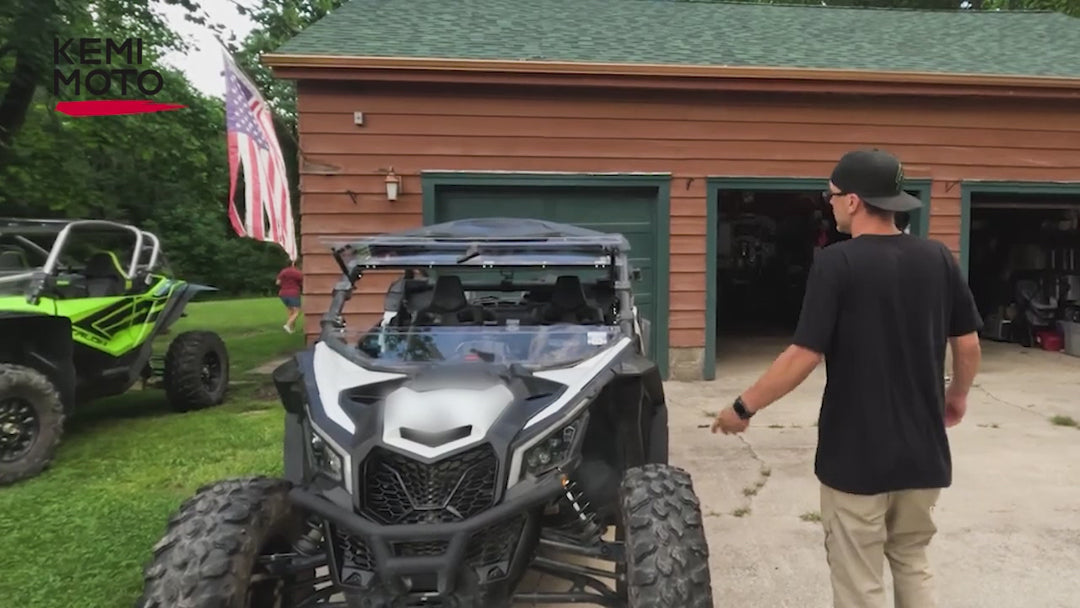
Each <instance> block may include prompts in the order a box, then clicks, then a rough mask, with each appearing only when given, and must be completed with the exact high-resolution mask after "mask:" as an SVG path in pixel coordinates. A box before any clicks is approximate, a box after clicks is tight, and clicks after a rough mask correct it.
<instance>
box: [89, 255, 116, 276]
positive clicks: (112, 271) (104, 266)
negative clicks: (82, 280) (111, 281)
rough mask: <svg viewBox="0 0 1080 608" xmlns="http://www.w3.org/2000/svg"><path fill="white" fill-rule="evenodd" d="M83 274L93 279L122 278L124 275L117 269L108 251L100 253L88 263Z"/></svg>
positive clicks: (91, 257) (93, 256)
mask: <svg viewBox="0 0 1080 608" xmlns="http://www.w3.org/2000/svg"><path fill="white" fill-rule="evenodd" d="M83 274H85V275H86V276H91V277H121V276H123V273H121V272H120V270H119V269H118V268H117V267H116V262H115V261H114V260H113V257H112V256H111V255H109V253H108V252H106V251H99V252H97V253H95V254H94V255H92V256H90V259H89V260H87V261H86V269H85V270H84V272H83Z"/></svg>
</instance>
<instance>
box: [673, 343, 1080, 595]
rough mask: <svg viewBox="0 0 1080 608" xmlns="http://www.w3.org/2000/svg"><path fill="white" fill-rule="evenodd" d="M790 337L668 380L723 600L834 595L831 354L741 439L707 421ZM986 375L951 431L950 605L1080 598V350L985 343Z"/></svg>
mask: <svg viewBox="0 0 1080 608" xmlns="http://www.w3.org/2000/svg"><path fill="white" fill-rule="evenodd" d="M783 346H784V344H783V342H760V341H759V342H754V343H751V346H749V347H746V348H745V349H744V350H743V351H741V352H734V351H731V352H727V353H725V355H724V356H723V357H722V358H721V359H720V361H719V363H718V367H719V370H718V372H719V373H718V379H717V380H716V381H714V382H712V383H678V382H672V383H669V384H668V386H667V389H668V398H669V403H670V405H671V425H672V429H671V430H672V437H671V446H672V450H673V452H672V461H673V463H674V464H678V465H680V466H683V467H685V468H686V469H688V470H689V471H690V472H691V474H692V475H693V477H694V482H695V486H696V488H697V491H698V495H699V496H700V497H701V499H702V502H703V509H704V513H705V521H706V526H707V532H708V535H709V546H710V551H711V570H712V582H713V591H714V596H715V605H716V606H718V607H726V606H762V607H766V606H767V607H793V608H794V607H798V608H816V607H822V608H827V607H831V606H832V602H831V591H830V587H829V578H828V570H827V567H826V565H825V554H824V548H823V542H824V536H823V533H822V531H821V526H820V524H819V523H818V522H817V521H816V519H815V517H816V515H817V513H818V511H819V504H818V500H819V495H818V488H819V486H818V482H817V480H816V478H815V477H814V475H813V458H814V448H815V444H816V438H817V435H816V430H817V429H816V427H815V426H814V424H815V421H816V418H817V412H818V404H819V402H820V396H821V391H822V389H823V387H824V381H825V372H824V366H821V367H820V368H819V369H818V370H817V371H816V372H815V373H814V375H813V376H812V377H811V378H810V379H809V380H808V381H807V382H806V383H804V385H803V386H802V387H800V388H799V389H797V391H796V392H794V393H792V394H791V395H789V396H787V397H786V398H784V399H783V400H781V401H780V402H778V403H776V404H774V405H773V406H772V407H770V408H769V409H767V410H765V411H763V412H762V413H760V414H759V415H758V416H756V417H755V418H754V420H753V423H752V424H751V426H750V429H749V430H748V431H747V432H746V433H744V434H742V435H740V436H738V437H733V436H724V435H712V434H710V433H709V430H708V429H707V428H698V427H699V425H705V424H708V423H710V422H711V416H710V414H711V413H712V412H715V411H716V410H717V408H719V407H722V406H723V405H726V404H728V403H730V402H731V400H732V399H733V398H734V396H735V395H736V394H737V393H738V391H740V390H742V389H744V388H746V387H747V386H749V385H750V384H751V383H752V382H753V381H754V380H755V379H756V378H757V377H758V375H759V374H760V373H761V372H763V371H764V370H765V368H766V367H767V365H768V364H769V362H770V361H771V360H772V357H774V356H775V355H776V354H778V353H779V350H780V349H781V348H783ZM976 385H977V386H976V388H975V389H974V390H973V393H972V395H971V398H970V400H969V406H968V414H967V416H966V417H965V419H964V421H963V422H962V423H961V424H960V426H958V427H955V428H953V429H951V430H950V433H949V435H950V440H951V443H952V449H953V463H954V464H953V466H954V480H953V487H952V488H950V489H948V490H946V491H945V492H944V493H943V495H942V498H941V501H940V503H939V506H938V508H937V511H936V521H937V524H938V529H939V533H938V536H937V538H936V539H935V542H934V543H933V544H932V545H931V559H932V563H933V565H934V566H935V573H936V585H937V588H938V595H939V601H940V604H939V605H940V606H943V607H944V606H948V607H951V608H967V607H970V608H976V607H978V608H984V607H987V606H993V607H994V608H1009V607H1014V606H1015V607H1018V608H1019V607H1023V608H1029V607H1030V608H1033V607H1036V606H1037V607H1039V608H1055V607H1058V606H1060V607H1062V608H1066V607H1070V608H1072V607H1075V606H1077V605H1080V579H1078V578H1077V577H1078V575H1077V573H1080V430H1078V429H1076V428H1073V427H1069V426H1057V425H1054V424H1052V423H1051V422H1050V418H1051V417H1053V416H1056V415H1066V416H1071V417H1072V418H1074V419H1076V420H1080V359H1078V358H1073V357H1067V356H1064V355H1058V354H1052V353H1045V352H1041V351H1037V350H1033V349H1023V348H1019V347H1013V346H1009V345H1001V344H995V343H984V364H983V369H982V372H981V373H980V375H979V377H978V378H977V380H976ZM886 570H887V567H886ZM886 581H887V582H888V575H887V574H886ZM888 605H889V606H892V602H891V600H890V602H889V604H888Z"/></svg>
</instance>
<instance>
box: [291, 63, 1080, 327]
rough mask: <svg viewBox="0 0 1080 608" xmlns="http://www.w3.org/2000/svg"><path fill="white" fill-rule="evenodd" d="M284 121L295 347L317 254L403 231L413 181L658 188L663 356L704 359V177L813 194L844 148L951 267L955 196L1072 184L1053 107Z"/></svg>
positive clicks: (530, 104)
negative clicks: (948, 254) (393, 196)
mask: <svg viewBox="0 0 1080 608" xmlns="http://www.w3.org/2000/svg"><path fill="white" fill-rule="evenodd" d="M298 106H299V111H300V121H299V130H300V145H301V147H302V149H303V153H304V159H305V161H306V163H305V169H304V172H303V175H302V184H301V190H302V197H303V200H302V214H303V215H302V226H301V234H302V239H303V242H302V248H303V251H304V253H305V255H306V257H305V273H306V275H307V277H308V279H307V281H306V282H305V286H304V292H305V303H304V311H305V313H306V315H307V323H306V331H307V332H308V333H309V334H311V333H314V332H316V331H317V327H318V319H319V316H320V315H321V312H322V311H323V310H325V307H326V304H327V302H328V298H329V296H328V294H329V289H330V287H331V285H333V283H334V281H335V280H336V276H335V273H336V270H337V268H336V265H335V264H334V263H333V261H332V260H331V259H330V257H329V256H328V255H327V254H326V251H327V250H326V247H325V245H323V244H322V243H320V242H319V241H318V239H320V238H322V237H326V236H330V237H332V236H335V235H341V234H371V233H378V232H383V231H387V230H396V229H401V228H407V227H412V226H416V225H419V224H420V223H421V222H422V210H421V200H422V197H421V192H420V189H421V188H420V172H421V171H424V170H461V171H489V170H500V171H566V172H617V173H628V172H670V173H672V175H673V177H672V183H671V220H670V227H669V231H670V235H671V243H670V247H671V274H670V279H669V287H670V290H671V298H670V306H671V312H670V321H669V327H670V345H671V347H673V348H679V347H700V346H703V345H704V343H705V338H704V331H703V330H704V327H705V293H706V292H705V289H706V285H705V263H706V261H705V250H706V221H705V218H706V194H707V193H706V178H708V177H710V176H727V177H813V178H821V179H824V178H825V177H826V176H827V175H828V172H829V171H830V170H831V168H832V166H833V163H834V162H835V161H836V159H837V158H838V157H839V156H840V155H841V154H843V153H844V152H845V151H847V150H849V149H851V148H853V147H859V146H867V145H873V146H880V147H883V148H887V149H889V150H891V151H893V152H894V153H896V154H898V155H899V156H900V157H901V158H902V159H903V160H904V161H905V164H906V167H907V174H908V176H909V177H913V178H931V179H932V180H933V186H932V199H933V200H932V215H931V219H930V234H931V236H932V237H933V238H936V239H939V240H941V241H943V242H944V243H946V244H947V245H948V246H949V247H950V248H952V249H953V250H954V251H956V252H958V250H959V246H960V236H959V233H960V186H959V181H960V180H964V179H997V180H1015V181H1024V180H1031V181H1056V180H1070V179H1075V175H1077V174H1078V170H1080V112H1077V111H1076V110H1075V109H1074V108H1072V107H1070V106H1069V105H1068V104H1066V103H1064V102H1058V101H1041V102H1033V101H991V100H987V101H983V102H979V103H976V102H974V101H972V100H960V99H953V100H949V99H930V100H916V99H895V98H877V99H874V98H869V97H855V96H845V95H844V94H843V92H840V91H838V92H837V94H836V95H835V96H832V97H828V98H817V99H809V98H800V97H798V96H794V95H789V96H781V95H773V96H771V97H764V96H762V95H760V94H755V95H750V94H729V93H717V94H702V93H687V94H674V93H662V92H661V93H646V92H633V93H629V92H618V91H608V92H607V93H603V92H599V91H595V90H578V91H565V92H558V91H554V90H551V89H549V90H548V91H546V92H540V91H538V90H536V89H533V90H530V91H525V90H514V89H508V88H503V89H498V90H496V89H487V88H479V87H469V88H465V87H461V88H458V89H456V90H449V89H444V90H439V89H434V88H430V87H427V88H421V87H413V88H409V87H408V86H405V85H390V84H383V85H378V86H373V85H363V84H360V83H314V82H302V83H301V86H300V95H299V103H298ZM354 111H362V112H364V118H365V124H364V125H363V126H356V125H354V124H353V112H354ZM391 166H392V167H393V168H394V171H395V172H396V173H398V174H399V175H401V176H402V177H403V180H404V182H403V186H402V194H401V196H400V198H399V199H398V200H397V201H395V202H393V203H391V202H388V201H386V198H385V192H384V185H383V173H382V171H383V170H385V169H386V168H387V167H391ZM346 191H352V192H353V193H354V195H355V197H356V202H355V203H354V201H353V200H352V198H351V197H350V196H349V195H348V194H346ZM390 279H391V277H388V276H382V277H379V279H378V280H376V281H373V280H365V281H362V282H361V286H360V291H361V293H360V294H358V295H357V296H356V297H354V299H353V300H352V301H351V302H350V303H349V305H348V307H347V311H348V313H349V318H348V322H349V324H350V326H352V327H354V328H357V329H360V328H361V327H362V326H365V325H367V324H370V323H373V322H375V320H376V319H377V318H378V317H379V316H380V314H381V308H382V307H381V302H382V299H381V294H382V293H384V292H385V289H386V285H387V284H388V282H389V280H390Z"/></svg>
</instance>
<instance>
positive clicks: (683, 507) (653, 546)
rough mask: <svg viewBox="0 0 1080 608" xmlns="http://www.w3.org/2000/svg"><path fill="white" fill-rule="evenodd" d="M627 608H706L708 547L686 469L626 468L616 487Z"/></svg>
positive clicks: (709, 602)
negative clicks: (621, 534) (621, 529)
mask: <svg viewBox="0 0 1080 608" xmlns="http://www.w3.org/2000/svg"><path fill="white" fill-rule="evenodd" d="M619 519H620V521H621V522H622V524H623V527H624V530H623V536H624V538H625V541H624V542H625V543H626V545H625V547H626V589H627V606H628V608H645V607H647V606H648V607H653V606H678V607H679V608H712V605H713V600H712V583H711V580H710V578H711V577H710V575H709V546H708V543H707V541H706V539H705V528H704V525H703V523H702V517H701V504H700V502H699V501H698V498H697V495H696V494H695V493H694V486H693V483H692V482H691V480H690V474H689V473H687V472H686V471H684V470H682V469H680V468H678V467H673V466H670V465H665V464H647V465H645V466H643V467H639V468H634V469H630V470H629V471H627V472H626V475H624V476H623V481H622V484H621V486H620V488H619Z"/></svg>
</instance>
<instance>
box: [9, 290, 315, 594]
mask: <svg viewBox="0 0 1080 608" xmlns="http://www.w3.org/2000/svg"><path fill="white" fill-rule="evenodd" d="M284 320H285V310H284V307H282V306H281V303H280V302H279V301H278V300H277V298H260V299H254V300H227V301H212V302H205V303H194V304H191V305H189V306H188V317H187V318H184V319H181V320H180V321H179V322H178V323H177V324H176V325H175V326H174V328H173V331H172V332H171V333H172V335H176V334H178V333H179V332H181V331H184V330H185V329H195V328H199V329H212V330H215V331H217V332H218V333H220V334H221V335H222V337H223V338H224V339H225V342H226V344H227V346H228V348H229V353H230V357H231V367H232V381H233V383H234V384H233V387H232V389H231V392H230V394H229V396H228V398H227V399H226V402H225V404H224V405H222V406H219V407H217V408H211V409H208V410H203V411H200V412H191V413H187V414H176V413H173V412H171V411H170V410H169V409H168V406H167V404H166V403H165V400H164V393H163V392H161V391H159V390H154V389H148V390H146V391H140V390H138V389H135V390H133V391H131V392H129V393H128V394H126V395H123V396H120V397H116V398H113V399H109V400H103V401H101V402H98V403H95V404H93V405H91V406H88V407H86V408H85V409H83V410H82V411H80V412H78V413H77V414H76V415H75V417H74V418H73V419H72V420H71V422H70V424H69V425H68V427H67V431H66V433H65V437H64V442H63V444H62V446H61V447H60V449H59V450H58V453H57V456H56V459H55V460H54V461H53V464H52V467H51V468H50V469H49V470H47V471H46V472H45V473H44V474H43V475H41V476H40V477H37V478H35V479H32V480H28V481H24V482H22V483H19V484H17V485H15V486H11V487H7V488H3V489H0V606H33V607H34V608H53V607H55V608H68V607H74V606H78V607H79V608H99V607H114V606H117V607H118V606H124V607H130V606H132V605H133V603H134V601H135V599H136V598H137V597H138V595H139V592H140V590H141V568H142V565H143V562H144V561H145V560H146V559H148V557H149V556H150V551H151V548H152V546H153V545H154V543H155V542H157V540H158V538H159V537H160V535H161V533H162V531H163V530H164V525H165V521H166V519H167V518H168V516H169V514H170V513H171V512H172V511H173V509H175V508H176V507H177V506H178V505H179V503H180V502H181V501H182V500H183V499H184V498H186V497H188V496H189V495H190V494H191V493H192V492H194V491H195V489H196V488H197V487H198V486H200V485H202V484H204V483H208V482H212V481H214V480H217V479H220V478H224V477H233V476H242V475H252V474H280V471H281V435H282V428H281V426H282V425H281V420H282V411H281V409H280V406H279V405H278V403H277V401H276V400H275V399H276V394H274V392H273V389H272V384H270V379H269V377H268V376H260V375H254V374H249V373H247V372H248V371H249V370H251V369H253V368H256V367H258V366H260V365H261V364H263V363H265V362H267V361H269V360H272V359H274V358H276V357H280V356H282V355H284V354H287V353H290V352H293V351H296V350H299V349H301V348H303V345H304V344H303V337H302V336H301V335H300V334H299V333H296V334H292V335H289V334H287V333H285V331H284V330H283V329H282V328H281V325H282V323H283V322H284ZM301 320H302V319H301ZM297 325H299V326H302V324H301V323H298V324H297ZM170 337H171V336H165V337H164V339H163V340H162V341H161V344H160V347H158V345H155V346H156V347H158V350H159V352H161V353H162V354H163V353H164V348H166V347H167V345H168V339H169V338H170Z"/></svg>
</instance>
